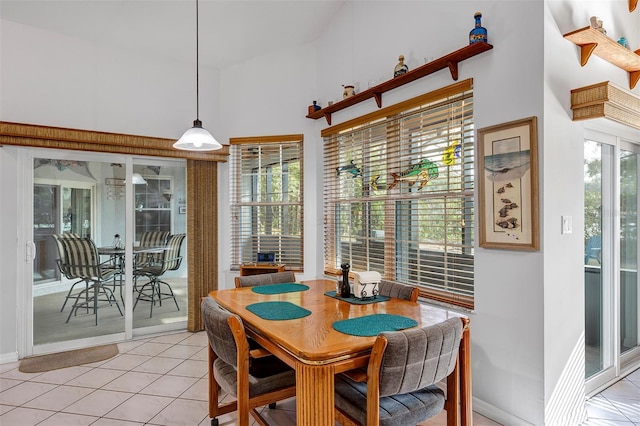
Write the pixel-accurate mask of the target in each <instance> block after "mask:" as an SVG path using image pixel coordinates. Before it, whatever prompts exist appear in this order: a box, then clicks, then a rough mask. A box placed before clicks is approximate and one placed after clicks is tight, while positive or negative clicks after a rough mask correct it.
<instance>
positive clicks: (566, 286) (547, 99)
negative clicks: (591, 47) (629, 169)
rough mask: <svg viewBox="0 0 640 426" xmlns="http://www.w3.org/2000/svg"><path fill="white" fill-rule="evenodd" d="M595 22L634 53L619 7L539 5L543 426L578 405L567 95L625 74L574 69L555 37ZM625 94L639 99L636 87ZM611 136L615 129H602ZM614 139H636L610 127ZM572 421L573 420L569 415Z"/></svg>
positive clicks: (577, 210) (580, 367)
mask: <svg viewBox="0 0 640 426" xmlns="http://www.w3.org/2000/svg"><path fill="white" fill-rule="evenodd" d="M593 15H597V16H599V17H600V18H601V19H602V20H603V22H604V27H605V28H606V29H607V34H608V36H609V37H611V38H614V39H617V38H619V37H621V36H625V37H627V39H628V40H629V45H630V46H632V48H633V49H637V48H638V47H640V14H638V11H635V12H633V13H630V12H629V11H628V6H627V2H626V1H616V0H614V1H581V2H569V1H549V2H547V4H546V8H545V15H544V22H545V27H544V29H545V32H544V37H545V48H544V56H543V58H544V59H543V62H544V68H545V85H544V88H543V89H544V128H543V133H541V137H542V139H543V140H544V142H545V143H544V145H543V146H542V151H541V154H542V158H543V160H542V174H543V179H544V181H545V183H546V184H545V186H544V193H543V199H542V205H541V206H542V207H543V215H542V221H543V224H544V226H543V234H542V238H543V240H544V275H543V284H544V325H543V329H542V330H543V332H544V366H545V368H544V370H545V375H544V380H545V383H544V385H545V392H544V400H545V419H546V421H547V424H571V423H575V421H570V420H575V417H573V418H572V417H571V413H570V412H569V411H568V410H567V406H566V404H567V400H573V401H575V400H576V399H577V400H578V402H580V401H579V399H580V398H582V399H584V384H583V380H582V379H583V377H584V315H585V312H584V272H583V263H584V257H583V254H582V253H583V247H584V213H583V207H582V206H583V205H584V199H583V193H584V186H583V181H584V160H583V158H584V157H583V152H584V129H585V126H598V124H597V123H593V122H590V121H586V122H585V121H583V122H573V121H571V117H572V113H571V109H570V106H571V100H570V90H571V89H576V88H579V87H583V86H587V85H591V84H594V83H599V82H602V81H611V82H612V83H614V84H617V85H619V86H621V87H622V88H624V89H626V90H629V84H628V74H627V73H626V72H624V71H623V70H621V69H619V68H617V67H615V66H613V65H612V64H610V63H608V62H606V61H604V60H602V59H601V58H598V57H596V56H593V57H592V58H590V60H589V62H588V63H587V65H585V66H584V67H581V66H580V61H579V58H580V56H579V49H578V48H577V47H576V46H575V45H574V44H573V43H571V42H569V41H567V40H565V39H564V38H563V37H562V35H563V34H566V33H568V32H570V31H573V30H576V29H579V28H582V27H585V26H588V25H589V18H590V17H591V16H593ZM633 93H635V94H636V95H640V87H636V88H635V89H634V90H633ZM606 127H607V128H609V129H611V128H614V127H615V126H610V125H607V126H606ZM617 127H618V128H616V129H615V131H616V132H617V133H618V134H622V133H624V134H630V133H631V134H635V136H633V139H634V140H635V142H636V143H640V131H637V130H635V131H634V130H632V129H630V128H628V127H627V128H623V127H624V126H617ZM561 216H571V217H572V219H573V234H571V235H562V234H561V232H560V225H561ZM574 414H577V413H574Z"/></svg>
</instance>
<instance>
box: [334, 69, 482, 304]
mask: <svg viewBox="0 0 640 426" xmlns="http://www.w3.org/2000/svg"><path fill="white" fill-rule="evenodd" d="M472 83H473V80H472V79H468V80H465V81H462V82H459V83H455V84H453V85H451V86H447V87H444V88H441V89H438V90H436V91H433V92H429V93H426V94H424V95H421V96H418V97H415V98H413V99H409V100H407V101H404V102H401V103H399V104H396V105H392V106H390V107H387V108H384V109H381V110H378V111H376V112H374V113H371V114H367V115H365V116H362V117H359V118H356V119H353V120H350V121H348V122H345V123H341V124H338V125H336V126H332V127H329V128H327V129H325V130H323V131H322V133H321V136H322V137H323V138H324V143H325V157H324V161H325V164H324V173H325V174H324V178H325V182H324V187H325V194H324V215H325V234H324V248H325V250H324V252H325V256H324V272H325V274H328V275H337V274H339V273H340V270H339V269H338V267H339V265H340V264H341V263H342V262H344V261H345V260H344V259H343V258H342V257H341V256H340V253H341V250H344V248H343V246H347V247H352V246H353V245H354V244H353V242H354V239H355V241H359V242H360V243H361V246H362V247H363V248H362V249H361V250H362V253H363V254H360V258H359V259H358V258H357V257H356V258H355V259H356V262H355V263H356V265H352V269H355V268H353V267H354V266H355V267H360V268H362V267H366V268H368V269H371V270H378V272H380V273H381V274H382V276H383V279H386V280H390V281H396V282H401V283H406V284H410V285H415V286H417V287H418V288H419V289H420V294H421V296H422V297H427V298H429V299H431V300H436V301H438V302H442V303H446V304H452V305H457V306H460V307H463V308H467V309H473V306H474V288H473V287H474V285H473V275H474V250H475V239H476V237H475V204H476V202H475V167H474V157H475V129H474V122H473V103H472V100H473V89H472V85H473V84H472ZM467 99H468V100H469V102H468V105H467V106H465V102H466V100H467ZM456 103H460V105H461V109H460V111H462V112H461V116H462V118H461V119H460V123H461V124H460V126H459V131H458V132H457V133H455V132H453V133H447V134H446V136H445V137H444V138H443V141H442V142H441V143H440V142H437V141H438V137H428V135H426V134H427V133H428V130H423V129H428V128H429V124H430V123H429V122H428V119H432V120H435V118H438V119H440V122H438V123H435V124H434V128H436V129H437V130H441V129H442V126H443V124H442V122H444V123H446V125H447V126H450V125H451V124H450V122H453V120H449V119H445V121H443V120H441V118H442V117H436V114H438V113H437V112H436V113H433V115H434V117H431V112H430V111H432V110H433V111H437V108H443V109H444V108H447V107H448V106H451V108H452V109H453V108H454V107H455V105H456ZM465 114H467V115H465ZM452 115H453V114H452ZM412 117H418V118H417V119H419V120H422V118H423V117H426V118H427V122H426V124H424V123H422V122H421V121H420V125H418V126H416V127H415V128H416V130H415V134H414V133H412V130H407V128H405V127H404V122H403V120H408V121H410V120H411V119H412ZM379 126H383V127H382V129H377V131H376V127H379ZM420 126H423V127H420ZM359 132H360V133H363V134H364V133H366V132H370V133H371V134H377V135H378V136H373V137H370V138H368V137H367V136H363V135H358V133H359ZM383 133H384V134H383ZM452 134H454V136H452ZM349 135H351V136H349ZM341 137H342V138H349V137H351V138H352V140H354V141H356V142H354V143H353V146H346V147H345V146H341V145H340V144H341V143H342V142H341V140H340V138H341ZM455 137H458V138H460V139H461V141H459V143H461V144H462V146H463V148H461V149H462V153H461V157H462V158H461V159H460V165H459V167H458V168H459V170H460V172H459V173H460V176H459V183H458V189H456V190H454V189H451V188H449V186H448V182H449V180H447V183H446V184H445V186H446V187H447V188H448V189H446V190H442V191H438V190H435V189H432V186H430V185H434V183H431V178H429V181H428V182H426V181H425V180H426V178H425V180H423V181H420V180H418V181H416V182H415V183H414V184H412V185H411V186H410V185H408V184H407V183H406V182H405V183H403V182H398V183H395V185H389V182H390V179H391V176H390V172H395V173H396V174H398V173H399V172H402V171H406V170H408V168H409V167H413V166H414V165H416V164H418V163H419V164H421V165H422V164H424V165H428V164H429V162H427V163H422V160H419V158H422V157H424V158H431V159H433V158H435V157H436V156H440V157H438V158H442V157H441V156H442V152H443V149H444V147H448V146H452V142H453V140H454V139H455ZM421 138H422V139H424V140H425V142H424V143H422V142H420V139H421ZM357 139H361V140H360V141H357ZM413 139H415V140H417V141H418V142H415V141H413ZM434 141H435V142H434ZM421 143H422V144H421ZM438 144H440V146H438ZM395 145H397V146H395ZM350 147H351V149H352V150H353V151H354V152H355V151H356V150H360V151H361V152H358V153H356V154H353V152H351V154H352V155H353V156H354V157H355V158H358V156H360V158H359V160H360V161H359V162H358V161H356V162H355V163H354V162H351V164H349V157H348V156H349V154H350V152H349V149H350ZM408 147H409V148H408ZM411 147H413V149H415V153H412V152H411V151H410V150H411V149H412V148H411ZM374 150H380V151H381V152H382V151H383V152H384V153H383V154H375V153H374V152H373V151H374ZM437 150H440V151H437ZM369 151H371V152H369ZM441 151H442V152H441ZM345 153H346V154H345ZM374 155H379V156H380V157H383V156H387V157H389V158H386V159H380V160H375V159H373V160H372V158H374ZM351 161H353V158H351ZM376 161H378V162H376ZM403 161H404V163H403ZM379 163H383V164H385V165H386V167H381V169H382V171H381V172H379V173H380V174H379V175H378V177H379V176H385V178H386V185H387V188H386V191H384V192H383V193H382V195H380V194H379V192H382V191H378V190H377V188H376V187H374V186H373V185H374V182H375V185H376V186H377V185H378V181H376V180H374V171H373V170H374V169H375V168H376V167H377V166H379ZM433 163H441V162H438V161H436V160H434V161H433ZM392 164H393V166H392ZM438 166H439V167H440V174H442V173H443V170H446V173H447V176H450V173H449V171H450V169H453V168H454V167H446V169H445V168H444V166H442V165H441V164H437V165H436V167H435V168H436V170H437V168H438ZM341 167H347V169H341ZM349 167H351V173H352V176H351V177H355V176H353V175H355V174H358V173H359V177H361V178H362V179H361V180H362V184H361V188H360V193H358V190H357V189H356V190H354V191H353V193H352V194H348V196H347V192H348V190H346V189H345V187H344V185H342V184H341V183H337V181H339V179H340V177H339V175H340V172H341V171H344V170H346V171H349V169H348V168H349ZM359 167H362V170H360V169H359ZM354 168H355V171H354ZM367 169H370V170H367ZM425 169H426V170H429V168H428V167H425ZM425 169H421V170H425ZM429 173H430V172H429ZM437 173H438V172H436V174H437ZM391 174H393V173H391ZM425 175H426V174H425ZM347 179H350V178H349V177H347V178H343V180H347ZM352 180H353V181H355V179H352ZM433 182H436V183H435V185H438V186H442V185H443V183H442V178H441V179H440V180H437V178H434V180H433ZM348 183H349V182H348V181H347V184H348ZM367 183H368V185H367ZM341 185H342V186H341ZM354 185H355V184H354ZM382 185H385V183H384V182H382ZM413 185H415V187H414V186H413ZM393 186H396V189H395V190H393V192H392V188H393ZM400 187H402V189H400ZM418 187H419V189H418ZM422 188H427V190H423V189H422ZM430 190H431V191H433V192H428V191H430ZM341 191H345V192H343V193H342V194H343V197H342V198H340V197H339V196H338V195H336V193H340V192H341ZM376 192H378V194H377V195H376ZM452 199H453V200H454V201H456V202H457V203H458V204H459V206H460V207H459V209H458V211H459V214H458V219H457V220H458V221H459V223H460V226H459V228H460V231H455V229H454V228H451V229H453V231H450V230H449V227H450V226H453V225H449V222H447V221H446V217H447V216H446V215H443V216H444V217H445V222H444V225H443V226H444V228H443V229H444V230H445V231H444V233H443V235H444V237H443V241H444V242H440V241H435V242H434V243H433V244H429V246H431V247H433V248H431V249H425V248H424V247H423V246H424V245H425V244H424V241H421V239H420V238H421V237H420V236H417V237H416V235H419V232H420V231H421V230H423V228H422V227H425V226H426V227H427V228H426V229H430V228H429V227H430V226H432V225H430V222H429V218H430V217H435V215H434V214H433V213H432V211H433V210H434V209H432V207H431V206H429V207H427V208H424V209H422V210H420V211H422V212H423V213H424V214H425V217H427V216H428V217H427V218H426V219H422V221H421V222H420V224H416V223H414V222H418V221H420V220H421V219H420V218H417V219H415V220H414V218H413V216H412V214H413V213H414V212H416V211H418V210H419V209H417V208H416V206H418V205H419V204H420V203H423V204H424V205H426V204H427V203H430V204H432V203H433V202H435V201H441V202H442V204H443V212H445V213H447V212H455V211H456V209H455V208H453V209H452V208H449V207H447V204H446V203H449V202H450V200H452ZM376 203H382V207H379V206H378V207H376V206H375V204H376ZM403 204H404V205H406V206H409V210H405V214H404V215H403V216H402V217H401V218H399V217H398V216H397V215H398V214H399V213H402V208H401V205H403ZM341 205H342V206H343V207H350V208H351V209H352V210H351V212H350V215H349V217H350V218H349V219H345V218H346V216H347V215H344V214H343V216H342V219H341V218H339V217H338V212H339V211H340V210H341ZM353 208H355V209H356V211H355V213H356V214H355V215H354V210H353ZM376 208H377V210H378V211H379V212H382V213H379V215H380V214H381V215H382V222H383V223H384V229H383V230H382V232H381V233H380V235H381V236H382V240H383V244H382V247H380V244H377V243H375V242H374V241H373V240H375V238H376V235H377V233H378V231H377V232H376V233H374V232H373V230H374V227H373V225H372V223H373V222H374V221H375V219H376V218H375V215H372V213H371V212H372V211H374V210H375V209H376ZM341 213H342V212H341ZM429 213H430V214H431V216H429ZM353 217H355V218H356V219H355V220H356V221H360V222H361V223H362V225H360V224H354V223H345V221H352V222H353V220H354V219H353ZM432 222H433V221H432ZM425 223H426V225H425ZM452 223H453V222H452ZM340 226H352V227H353V228H355V229H356V230H358V229H361V232H359V236H358V235H357V234H358V231H353V230H351V231H349V232H352V233H351V234H350V236H348V238H349V239H350V241H349V242H348V243H347V244H344V243H343V241H342V239H343V238H344V236H342V237H341V236H340V235H342V233H340V229H339V227H340ZM419 227H420V228H419ZM418 228H419V229H418ZM353 232H355V233H353ZM449 232H459V237H458V238H459V241H460V244H459V247H455V243H452V242H447V235H449ZM374 234H376V235H374ZM376 244H377V246H378V247H377V248H374V246H375V245H376ZM416 244H417V246H416ZM412 247H413V248H412ZM416 247H418V248H417V249H416ZM403 248H404V249H403ZM439 248H441V249H442V251H441V253H442V256H441V257H442V259H440V258H436V257H434V253H436V254H437V253H440V252H439V251H438V250H439ZM456 250H457V251H459V253H458V254H456ZM401 252H402V253H404V254H401ZM411 253H412V254H411ZM350 255H351V253H349V254H347V255H346V256H344V257H346V259H347V261H350V260H351V259H354V258H353V257H352V256H350ZM417 255H419V256H420V257H419V258H416V256H417ZM411 256H413V259H412V260H410V259H409V257H411ZM425 258H426V260H425ZM358 260H360V262H358ZM372 260H373V261H372ZM375 260H377V262H375ZM412 262H413V263H412ZM358 263H359V264H358ZM355 270H360V269H355ZM411 276H412V277H411ZM426 280H429V281H430V283H429V284H426V283H424V282H425V281H426ZM434 281H437V282H435V283H434Z"/></svg>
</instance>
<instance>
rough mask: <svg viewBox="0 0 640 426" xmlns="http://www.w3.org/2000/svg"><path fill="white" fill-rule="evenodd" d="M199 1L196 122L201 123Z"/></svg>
mask: <svg viewBox="0 0 640 426" xmlns="http://www.w3.org/2000/svg"><path fill="white" fill-rule="evenodd" d="M199 16H200V15H199V13H198V0H196V120H198V121H200V45H199V39H200V37H199V34H200V25H199V22H200V18H199Z"/></svg>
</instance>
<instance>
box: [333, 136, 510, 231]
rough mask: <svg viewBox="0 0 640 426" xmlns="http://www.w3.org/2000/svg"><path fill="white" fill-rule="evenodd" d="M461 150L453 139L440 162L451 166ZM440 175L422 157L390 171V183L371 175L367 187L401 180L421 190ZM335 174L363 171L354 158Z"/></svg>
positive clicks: (387, 185)
mask: <svg viewBox="0 0 640 426" xmlns="http://www.w3.org/2000/svg"><path fill="white" fill-rule="evenodd" d="M461 151H462V145H461V144H460V141H457V140H456V141H454V142H453V143H452V144H451V145H449V146H448V147H447V148H445V149H444V151H443V153H442V164H443V165H444V166H452V165H454V164H455V163H456V160H458V159H460V156H461ZM439 175H440V170H439V168H438V165H437V164H436V163H434V162H433V161H431V160H429V159H428V158H423V159H421V160H420V161H419V162H417V163H415V164H412V165H410V166H409V167H408V168H407V169H405V170H404V171H401V172H400V173H395V172H392V173H391V179H390V180H391V183H389V182H388V181H387V182H381V181H380V175H373V176H372V177H371V179H370V180H369V187H370V188H371V189H372V190H374V191H379V190H385V189H386V190H389V189H393V188H394V187H396V186H397V185H398V184H400V183H402V182H407V183H408V184H409V188H410V189H411V188H413V187H414V185H416V184H418V186H417V190H418V191H419V190H421V189H422V188H424V187H425V186H426V185H427V183H429V182H430V181H432V180H434V179H437V178H438V176H439ZM336 176H337V177H338V178H339V177H341V176H346V177H350V178H352V179H355V178H358V177H360V178H363V177H364V175H363V172H362V169H361V168H360V167H358V165H357V164H356V162H355V161H354V160H350V161H349V163H347V164H345V165H342V166H338V167H336ZM516 207H517V205H515V203H505V209H507V210H510V209H513V208H516ZM507 226H509V227H513V224H512V223H509V224H508V225H507Z"/></svg>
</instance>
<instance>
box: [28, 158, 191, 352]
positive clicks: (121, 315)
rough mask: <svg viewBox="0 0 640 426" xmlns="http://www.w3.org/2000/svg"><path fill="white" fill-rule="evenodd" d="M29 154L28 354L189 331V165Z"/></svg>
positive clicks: (178, 162)
mask: <svg viewBox="0 0 640 426" xmlns="http://www.w3.org/2000/svg"><path fill="white" fill-rule="evenodd" d="M30 152H31V153H32V154H31V155H27V157H26V158H27V162H28V165H29V166H28V167H29V170H32V175H31V180H30V182H29V184H28V185H29V188H25V191H26V193H28V192H31V193H32V196H31V197H30V198H28V199H25V202H31V203H32V205H30V206H25V208H24V211H25V212H32V213H31V216H32V219H33V220H32V221H31V222H30V223H32V224H33V226H32V228H31V229H30V230H29V231H28V232H26V235H27V238H26V240H27V242H28V244H27V245H28V246H31V247H33V249H32V253H35V254H34V256H33V261H32V262H31V263H30V264H28V265H27V267H28V268H29V274H30V275H31V276H32V283H33V284H32V286H31V289H30V292H29V296H28V301H29V303H30V306H29V307H27V308H26V309H25V312H27V315H28V318H27V321H25V324H30V327H29V328H30V329H29V330H26V334H27V335H28V336H30V338H28V339H27V340H28V345H27V346H28V349H27V352H28V353H42V352H51V351H56V350H59V349H62V348H65V349H68V348H69V345H70V342H73V344H72V345H71V346H77V347H81V346H88V345H95V344H98V343H102V342H107V341H122V340H125V339H128V338H131V337H133V336H135V335H140V334H148V333H155V332H160V331H167V330H174V329H175V330H179V329H185V328H186V320H187V309H186V300H187V285H186V283H187V279H186V278H187V253H186V211H187V210H186V163H185V162H184V161H182V160H164V159H155V158H154V159H151V158H149V159H147V158H133V157H126V156H121V155H106V154H92V153H80V152H64V151H53V150H35V149H34V150H31V151H30ZM29 200H30V201H29ZM156 234H161V235H162V236H163V238H162V239H154V240H153V244H152V245H149V244H146V243H145V241H146V240H145V238H147V237H146V236H148V235H156Z"/></svg>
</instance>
